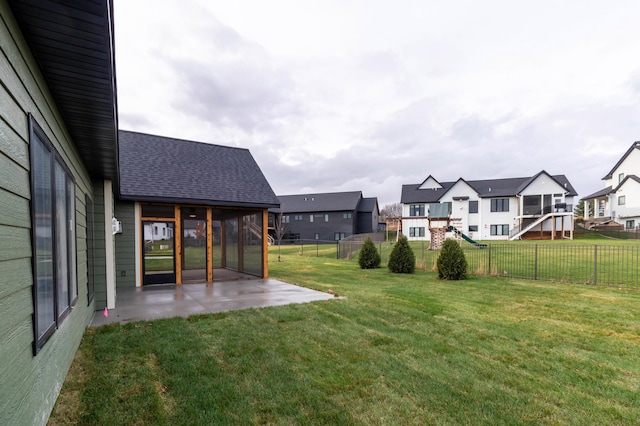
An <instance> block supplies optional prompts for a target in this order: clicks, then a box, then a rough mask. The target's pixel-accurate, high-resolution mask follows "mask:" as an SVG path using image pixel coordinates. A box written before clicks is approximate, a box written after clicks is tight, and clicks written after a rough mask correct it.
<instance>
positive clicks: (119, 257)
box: [115, 201, 136, 287]
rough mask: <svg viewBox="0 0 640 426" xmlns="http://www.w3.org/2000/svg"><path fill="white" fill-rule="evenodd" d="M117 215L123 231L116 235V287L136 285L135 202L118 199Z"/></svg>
mask: <svg viewBox="0 0 640 426" xmlns="http://www.w3.org/2000/svg"><path fill="white" fill-rule="evenodd" d="M115 217H116V218H117V219H118V220H119V221H120V222H121V223H122V233H121V234H117V235H116V245H115V251H116V252H115V262H116V287H135V286H136V233H135V230H136V223H135V221H136V218H135V203H132V202H125V201H117V202H116V205H115Z"/></svg>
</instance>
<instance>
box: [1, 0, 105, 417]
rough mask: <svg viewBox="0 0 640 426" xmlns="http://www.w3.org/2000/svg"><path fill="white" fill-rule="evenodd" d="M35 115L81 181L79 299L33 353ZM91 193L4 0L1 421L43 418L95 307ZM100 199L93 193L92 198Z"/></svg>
mask: <svg viewBox="0 0 640 426" xmlns="http://www.w3.org/2000/svg"><path fill="white" fill-rule="evenodd" d="M29 113H31V114H32V115H33V116H34V118H35V120H36V121H37V122H38V124H39V125H40V126H41V127H42V129H43V130H44V132H45V133H46V134H47V136H48V138H49V139H50V140H51V142H52V143H53V145H54V146H55V149H56V150H57V151H58V153H59V154H60V156H61V157H62V158H63V161H64V162H65V163H66V165H67V166H68V167H69V169H70V170H71V173H72V174H73V176H74V178H75V181H76V188H75V190H76V223H77V227H76V239H77V241H76V244H77V260H78V269H77V272H78V294H79V296H78V301H77V302H76V304H75V305H74V307H73V309H72V311H71V313H70V314H69V316H68V317H67V318H66V319H65V320H64V321H63V322H62V323H61V324H60V327H59V328H58V329H57V330H56V332H55V333H54V334H53V336H52V337H51V338H50V339H49V341H48V342H47V343H46V344H45V345H44V347H43V348H42V350H41V351H40V352H39V353H38V355H37V356H34V355H33V350H32V343H33V340H34V333H33V322H32V314H33V300H32V285H33V278H32V270H31V236H30V230H31V219H30V210H29V201H30V192H31V191H30V184H29V169H30V165H29V129H28V120H27V116H28V114H29ZM85 194H89V195H90V196H92V197H93V196H94V195H93V185H92V183H91V180H90V178H89V174H88V173H87V170H86V167H85V166H84V164H83V163H82V161H81V160H80V157H79V155H78V152H77V151H76V149H75V147H74V145H73V143H72V141H71V139H70V137H69V134H68V131H67V129H66V127H65V124H64V120H63V119H62V117H61V116H60V114H59V112H58V111H57V109H56V106H55V103H54V101H53V98H52V97H51V94H50V93H49V91H48V89H47V85H46V83H45V81H44V79H43V78H42V76H41V75H40V72H39V69H38V66H37V64H36V62H35V60H34V59H33V57H32V56H31V54H30V51H29V48H28V46H27V44H26V42H25V41H24V39H23V38H22V34H21V33H20V30H19V28H18V26H17V24H16V22H15V19H14V18H13V15H12V13H11V11H10V8H9V6H8V5H7V2H6V0H0V208H1V209H2V210H1V211H2V214H0V241H1V242H2V243H1V244H0V377H1V378H2V380H1V382H0V383H1V384H2V386H0V424H2V425H21V424H28V425H39V424H45V423H46V421H47V419H48V417H49V413H50V412H51V409H52V408H53V405H54V403H55V400H56V398H57V396H58V393H59V391H60V388H61V387H62V384H63V382H64V379H65V377H66V375H67V371H68V369H69V366H70V365H71V362H72V361H73V357H74V354H75V352H76V350H77V348H78V345H79V344H80V341H81V339H82V335H83V333H84V330H85V327H86V326H87V324H89V322H90V320H91V318H92V315H93V311H94V305H93V304H88V300H87V269H86V268H87V266H86V258H87V253H86V217H85V205H84V196H85ZM94 199H95V197H94Z"/></svg>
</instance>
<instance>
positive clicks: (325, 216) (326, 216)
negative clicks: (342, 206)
mask: <svg viewBox="0 0 640 426" xmlns="http://www.w3.org/2000/svg"><path fill="white" fill-rule="evenodd" d="M324 221H325V222H329V215H328V214H325V215H324Z"/></svg>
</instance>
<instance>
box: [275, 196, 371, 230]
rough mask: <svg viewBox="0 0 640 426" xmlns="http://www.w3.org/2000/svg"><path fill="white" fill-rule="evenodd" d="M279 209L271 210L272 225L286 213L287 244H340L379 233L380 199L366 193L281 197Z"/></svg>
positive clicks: (284, 225) (284, 219)
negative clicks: (301, 242) (310, 241)
mask: <svg viewBox="0 0 640 426" xmlns="http://www.w3.org/2000/svg"><path fill="white" fill-rule="evenodd" d="M278 199H279V200H280V208H279V209H271V213H272V217H273V219H272V222H273V220H277V215H278V214H279V213H282V222H283V228H284V231H285V236H284V239H285V240H289V239H290V240H297V239H303V240H322V241H338V240H341V239H343V238H346V237H348V236H350V235H353V234H366V233H371V232H376V231H377V229H378V218H379V215H380V211H379V208H378V199H377V198H375V197H371V198H365V197H363V195H362V191H349V192H329V193H317V194H299V195H279V196H278Z"/></svg>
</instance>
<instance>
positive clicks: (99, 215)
mask: <svg viewBox="0 0 640 426" xmlns="http://www.w3.org/2000/svg"><path fill="white" fill-rule="evenodd" d="M93 194H94V197H93V233H94V235H95V239H94V241H93V254H94V259H93V279H94V282H95V309H96V310H102V309H104V307H105V306H107V259H106V256H107V252H106V248H105V241H104V182H103V181H95V182H94V184H93Z"/></svg>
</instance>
